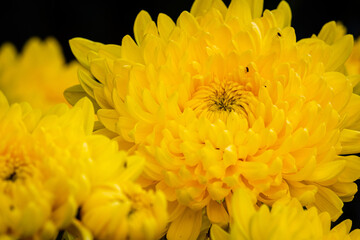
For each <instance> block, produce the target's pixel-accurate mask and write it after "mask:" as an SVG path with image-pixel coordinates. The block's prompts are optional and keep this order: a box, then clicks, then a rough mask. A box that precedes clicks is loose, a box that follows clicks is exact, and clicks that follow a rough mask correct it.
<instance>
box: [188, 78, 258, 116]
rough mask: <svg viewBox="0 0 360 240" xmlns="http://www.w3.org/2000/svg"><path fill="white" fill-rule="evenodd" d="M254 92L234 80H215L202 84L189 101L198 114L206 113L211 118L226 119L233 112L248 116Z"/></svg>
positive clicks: (189, 105) (189, 104)
mask: <svg viewBox="0 0 360 240" xmlns="http://www.w3.org/2000/svg"><path fill="white" fill-rule="evenodd" d="M252 97H253V94H252V93H251V92H250V91H247V90H245V89H244V87H243V86H242V85H241V84H239V83H237V82H234V81H227V82H220V83H219V82H213V83H211V84H210V85H206V86H200V87H199V88H198V89H197V91H196V92H195V93H194V95H193V97H192V99H191V100H190V101H189V102H188V105H187V106H188V107H190V108H191V109H193V110H194V111H195V112H196V113H197V115H198V116H202V115H205V116H207V117H208V118H210V119H215V118H221V119H222V120H225V119H226V117H227V115H228V114H229V113H231V112H236V113H238V114H240V115H242V116H243V117H245V118H246V117H247V114H248V111H249V103H250V100H251V98H252Z"/></svg>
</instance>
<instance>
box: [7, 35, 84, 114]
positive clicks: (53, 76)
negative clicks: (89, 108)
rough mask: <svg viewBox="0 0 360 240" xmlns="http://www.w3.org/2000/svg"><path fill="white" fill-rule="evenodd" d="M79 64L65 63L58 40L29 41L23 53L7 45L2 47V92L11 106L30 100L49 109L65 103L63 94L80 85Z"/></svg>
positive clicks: (34, 38) (33, 39)
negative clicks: (78, 82) (78, 83)
mask: <svg viewBox="0 0 360 240" xmlns="http://www.w3.org/2000/svg"><path fill="white" fill-rule="evenodd" d="M78 67H79V65H78V64H77V63H76V62H75V61H72V62H71V63H66V62H65V58H64V56H63V53H62V49H61V46H60V44H59V43H58V42H57V40H56V39H55V38H51V37H49V38H47V39H46V40H44V41H42V40H40V39H39V38H36V37H33V38H30V39H29V40H28V41H27V42H26V44H25V46H24V48H23V50H22V52H21V53H17V50H16V48H15V46H14V45H13V44H11V43H5V44H3V45H2V46H1V48H0V89H1V90H2V91H3V92H4V94H5V95H6V96H7V98H8V100H9V101H10V103H15V102H20V101H27V102H29V103H30V104H31V105H32V106H33V107H35V108H41V109H48V108H49V107H51V106H53V105H54V104H57V103H64V102H65V98H64V96H63V91H64V90H65V89H66V88H68V87H70V86H72V85H74V84H75V83H76V82H77V68H78Z"/></svg>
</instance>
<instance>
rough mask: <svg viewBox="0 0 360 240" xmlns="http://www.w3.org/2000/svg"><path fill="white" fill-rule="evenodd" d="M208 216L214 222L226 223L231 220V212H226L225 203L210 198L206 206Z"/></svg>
mask: <svg viewBox="0 0 360 240" xmlns="http://www.w3.org/2000/svg"><path fill="white" fill-rule="evenodd" d="M206 211H207V216H208V218H209V220H210V221H211V222H212V223H217V224H221V225H224V224H226V223H228V222H229V214H228V213H227V212H226V210H225V208H224V205H223V204H222V203H218V202H216V201H213V200H210V202H209V204H208V205H207V207H206Z"/></svg>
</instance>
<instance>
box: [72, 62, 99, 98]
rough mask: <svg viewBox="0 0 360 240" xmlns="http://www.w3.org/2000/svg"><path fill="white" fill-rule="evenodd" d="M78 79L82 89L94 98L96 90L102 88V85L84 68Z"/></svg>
mask: <svg viewBox="0 0 360 240" xmlns="http://www.w3.org/2000/svg"><path fill="white" fill-rule="evenodd" d="M78 77H79V82H80V85H81V87H82V88H83V89H84V90H85V92H86V93H87V94H88V95H90V96H91V97H92V98H94V91H93V89H94V88H101V87H102V84H101V83H99V82H97V81H96V80H95V79H94V77H93V76H92V75H91V73H90V72H89V71H87V70H86V69H83V68H79V70H78Z"/></svg>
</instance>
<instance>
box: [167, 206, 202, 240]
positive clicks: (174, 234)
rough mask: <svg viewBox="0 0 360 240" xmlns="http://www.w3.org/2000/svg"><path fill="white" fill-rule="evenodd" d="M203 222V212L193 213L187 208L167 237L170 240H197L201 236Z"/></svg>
mask: <svg viewBox="0 0 360 240" xmlns="http://www.w3.org/2000/svg"><path fill="white" fill-rule="evenodd" d="M201 222H202V213H201V210H200V211H193V210H191V209H189V208H187V209H185V210H184V212H183V213H182V214H181V215H180V216H179V217H178V218H177V219H175V220H174V221H173V222H172V223H171V225H170V227H169V230H168V232H167V235H166V237H167V239H169V240H184V239H188V240H196V239H197V237H198V235H199V234H200V228H201Z"/></svg>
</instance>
